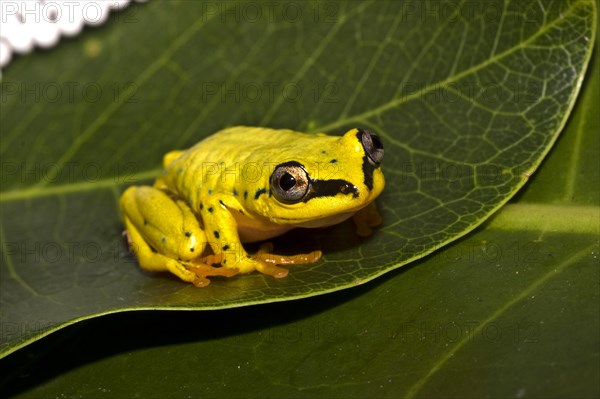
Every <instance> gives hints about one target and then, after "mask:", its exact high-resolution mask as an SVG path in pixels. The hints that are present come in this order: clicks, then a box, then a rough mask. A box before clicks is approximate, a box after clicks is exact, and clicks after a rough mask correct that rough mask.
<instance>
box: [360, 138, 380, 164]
mask: <svg viewBox="0 0 600 399" xmlns="http://www.w3.org/2000/svg"><path fill="white" fill-rule="evenodd" d="M359 134H360V142H361V144H362V146H363V148H364V149H365V153H366V154H367V158H368V159H369V163H370V164H371V165H373V166H375V167H377V166H379V164H380V163H381V160H382V159H383V143H382V142H381V139H380V138H379V136H378V135H376V134H375V133H373V132H369V131H368V130H359Z"/></svg>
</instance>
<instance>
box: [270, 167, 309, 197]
mask: <svg viewBox="0 0 600 399" xmlns="http://www.w3.org/2000/svg"><path fill="white" fill-rule="evenodd" d="M309 185H310V179H309V177H308V173H306V170H304V167H303V166H302V165H301V164H299V163H298V162H286V163H284V164H281V165H278V166H277V167H276V168H275V171H274V172H273V174H272V175H271V191H272V192H273V195H274V196H275V198H276V199H277V200H278V201H280V202H283V203H285V204H292V203H295V202H298V201H300V200H302V199H303V198H304V196H305V195H306V193H307V192H308V188H309Z"/></svg>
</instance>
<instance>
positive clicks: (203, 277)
mask: <svg viewBox="0 0 600 399" xmlns="http://www.w3.org/2000/svg"><path fill="white" fill-rule="evenodd" d="M219 262H220V260H219V259H218V255H209V256H206V257H204V258H202V259H200V260H192V261H188V262H185V266H186V268H187V269H188V270H189V271H191V272H193V273H194V274H195V275H196V278H195V279H194V281H193V282H192V283H193V284H194V285H195V286H196V287H206V286H207V285H209V284H210V280H209V279H208V278H207V277H210V276H222V277H233V276H235V275H236V274H238V273H239V272H240V271H239V270H238V269H233V268H229V267H215V266H211V265H213V264H217V263H219Z"/></svg>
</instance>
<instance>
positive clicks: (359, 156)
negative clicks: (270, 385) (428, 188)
mask: <svg viewBox="0 0 600 399" xmlns="http://www.w3.org/2000/svg"><path fill="white" fill-rule="evenodd" d="M383 154H384V148H383V143H382V140H381V139H380V137H379V136H378V135H377V134H375V133H374V132H372V131H370V130H366V129H362V128H352V129H350V130H348V131H346V132H345V133H344V134H343V135H341V136H336V135H328V134H325V133H316V134H314V133H303V132H298V131H294V130H289V129H272V128H265V127H249V126H233V127H228V128H225V129H223V130H220V131H218V132H216V133H214V134H212V135H210V136H208V137H207V138H205V139H203V140H201V141H200V142H198V143H197V144H195V145H193V146H192V147H190V148H189V149H187V150H175V151H170V152H168V153H167V154H166V155H165V156H164V158H163V169H162V173H160V175H159V176H158V177H157V178H156V180H155V181H154V183H153V185H152V186H150V185H139V186H131V187H128V188H127V189H126V190H125V191H124V192H123V193H122V195H121V196H120V199H119V207H120V210H121V214H122V217H123V221H124V226H125V231H124V235H125V236H126V237H127V241H128V243H129V248H130V250H131V252H133V253H134V255H135V256H136V257H137V261H138V263H139V266H140V267H141V268H142V269H144V270H146V271H150V272H170V273H172V274H173V275H175V276H177V277H178V278H179V279H181V280H183V281H185V282H189V283H192V284H194V285H195V286H197V287H206V286H207V285H209V284H210V282H211V280H212V279H213V278H219V277H217V276H220V277H225V278H230V277H233V276H235V275H237V274H247V273H251V272H255V271H256V272H260V273H262V274H264V275H268V276H272V277H275V278H283V277H286V276H287V274H288V271H289V270H288V268H287V267H282V266H285V265H295V264H311V263H315V262H317V261H318V260H319V259H320V258H321V256H322V252H321V251H320V250H314V251H312V252H309V253H301V254H296V255H278V254H275V253H273V245H272V244H271V243H270V242H267V241H268V240H270V239H272V238H274V237H277V236H280V235H282V234H284V233H286V232H288V231H289V230H291V229H294V228H309V229H310V228H322V227H328V226H332V225H335V224H338V223H341V222H343V221H345V220H348V219H350V218H352V219H353V220H354V222H355V225H356V233H357V234H358V235H360V236H368V235H370V234H371V233H372V232H373V228H374V227H376V226H378V225H380V224H381V222H382V218H381V216H380V214H379V212H378V211H377V208H376V206H375V199H376V198H377V197H378V196H379V195H380V194H381V192H382V191H383V189H384V187H385V179H384V176H383V172H382V170H381V161H382V159H383ZM252 242H263V244H262V245H260V247H259V250H258V252H257V253H255V254H249V253H248V252H247V251H246V250H245V248H244V245H243V244H245V243H252Z"/></svg>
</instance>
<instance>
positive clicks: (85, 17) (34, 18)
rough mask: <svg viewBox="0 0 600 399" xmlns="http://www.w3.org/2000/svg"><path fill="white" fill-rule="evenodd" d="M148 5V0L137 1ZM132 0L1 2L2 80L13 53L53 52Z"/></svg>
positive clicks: (29, 0) (0, 57) (23, 0)
mask: <svg viewBox="0 0 600 399" xmlns="http://www.w3.org/2000/svg"><path fill="white" fill-rule="evenodd" d="M134 1H136V2H145V1H147V0H134ZM130 2H131V0H79V1H74V0H51V1H47V0H35V1H34V0H14V1H11V0H0V78H1V76H2V75H1V73H2V72H1V69H2V68H4V67H5V66H7V65H8V63H9V62H10V61H11V59H12V58H13V53H17V54H27V53H29V52H31V51H32V50H33V48H34V47H36V46H37V47H41V48H50V47H53V46H55V45H56V44H58V42H59V41H60V38H61V36H67V37H72V36H76V35H78V34H79V33H81V31H82V29H83V26H84V25H92V26H95V25H101V24H103V23H104V22H106V20H107V19H108V14H109V13H110V11H111V10H121V9H123V8H125V7H127V6H128V5H129V3H130Z"/></svg>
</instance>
